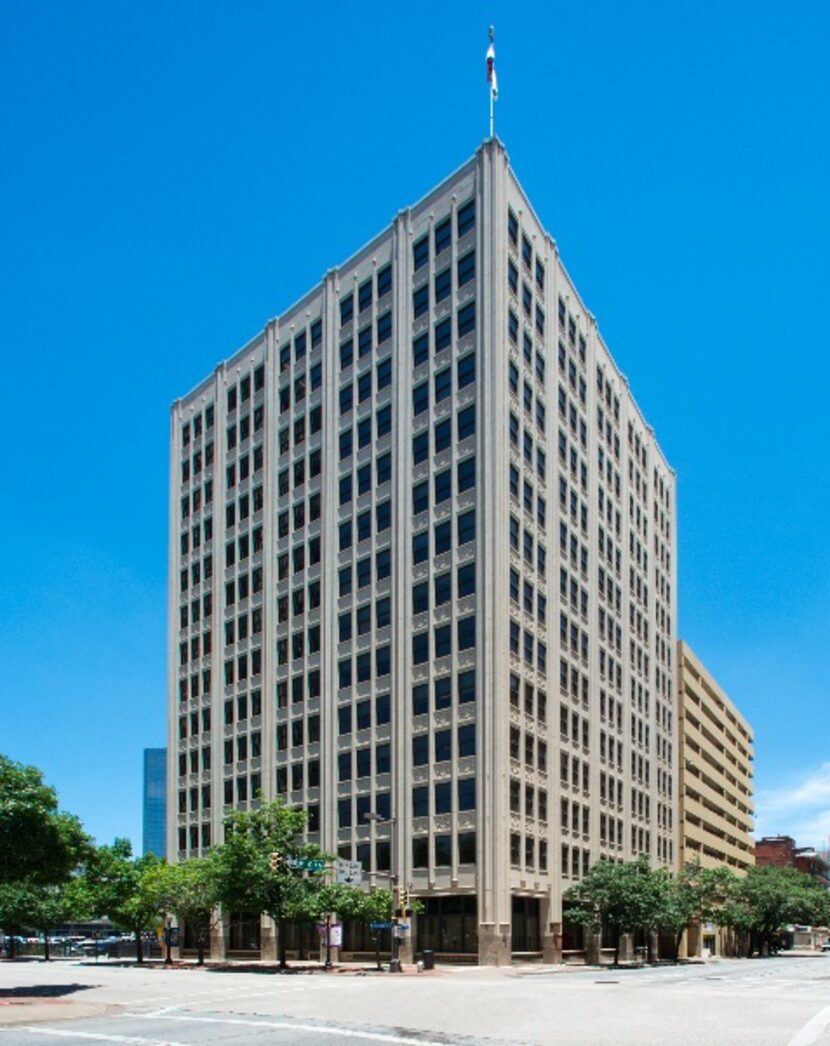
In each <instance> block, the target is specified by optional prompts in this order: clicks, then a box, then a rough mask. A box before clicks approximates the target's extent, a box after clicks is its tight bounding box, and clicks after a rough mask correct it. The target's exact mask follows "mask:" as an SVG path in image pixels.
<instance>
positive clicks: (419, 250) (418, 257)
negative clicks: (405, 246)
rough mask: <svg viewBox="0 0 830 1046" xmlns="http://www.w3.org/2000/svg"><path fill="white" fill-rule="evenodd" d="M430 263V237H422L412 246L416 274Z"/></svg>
mask: <svg viewBox="0 0 830 1046" xmlns="http://www.w3.org/2000/svg"><path fill="white" fill-rule="evenodd" d="M428 261H429V236H422V237H421V239H420V240H418V241H417V243H414V244H413V245H412V264H413V268H414V270H415V272H417V271H418V269H420V268H422V267H423V266H424V265H426V264H427V262H428Z"/></svg>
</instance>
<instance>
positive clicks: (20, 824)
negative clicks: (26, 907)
mask: <svg viewBox="0 0 830 1046" xmlns="http://www.w3.org/2000/svg"><path fill="white" fill-rule="evenodd" d="M88 847H89V839H88V837H87V836H86V834H85V833H84V830H83V828H82V827H81V823H80V821H79V820H78V818H77V817H73V816H72V815H71V814H67V813H63V812H61V811H60V810H58V797H57V794H56V793H55V790H54V788H51V787H50V786H49V785H47V784H45V783H44V781H43V774H42V773H41V772H40V770H38V769H37V768H36V767H34V766H24V765H23V764H22V763H15V762H13V761H12V760H11V759H8V758H7V757H6V756H3V755H0V882H17V881H20V880H26V881H28V882H31V883H35V882H39V883H59V882H63V881H64V880H65V879H66V878H67V877H68V876H69V874H70V872H71V871H72V869H73V868H75V867H76V866H77V865H78V863H79V862H80V861H81V860H82V859H83V857H84V856H85V854H86V852H87V850H88Z"/></svg>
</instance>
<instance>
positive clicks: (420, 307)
mask: <svg viewBox="0 0 830 1046" xmlns="http://www.w3.org/2000/svg"><path fill="white" fill-rule="evenodd" d="M428 311H429V284H428V283H425V284H424V285H423V287H419V288H418V290H416V291H414V292H413V294H412V315H413V318H414V319H417V318H418V317H419V316H423V315H424V313H425V312H428Z"/></svg>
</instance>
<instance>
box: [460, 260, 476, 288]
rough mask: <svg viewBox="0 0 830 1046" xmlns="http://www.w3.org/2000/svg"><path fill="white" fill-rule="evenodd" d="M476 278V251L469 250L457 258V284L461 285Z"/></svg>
mask: <svg viewBox="0 0 830 1046" xmlns="http://www.w3.org/2000/svg"><path fill="white" fill-rule="evenodd" d="M475 278H476V252H475V251H470V253H469V254H465V255H464V257H463V258H459V259H458V286H459V287H463V286H464V284H465V283H469V282H470V280H474V279H475Z"/></svg>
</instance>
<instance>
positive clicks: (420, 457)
mask: <svg viewBox="0 0 830 1046" xmlns="http://www.w3.org/2000/svg"><path fill="white" fill-rule="evenodd" d="M436 453H437V451H436ZM428 458H429V429H424V431H423V432H420V433H418V435H417V436H414V437H413V439H412V462H413V464H414V465H420V463H421V462H422V461H426V460H427V459H428ZM378 482H379V481H378Z"/></svg>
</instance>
